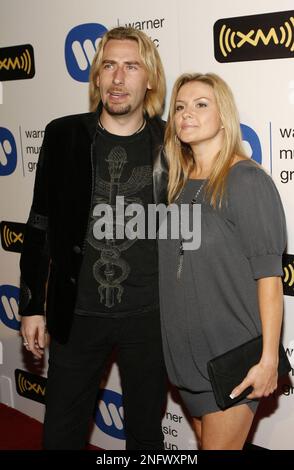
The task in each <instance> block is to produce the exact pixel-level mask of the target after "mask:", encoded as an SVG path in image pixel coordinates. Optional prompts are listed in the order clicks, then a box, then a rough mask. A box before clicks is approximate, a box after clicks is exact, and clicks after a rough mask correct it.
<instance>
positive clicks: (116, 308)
mask: <svg viewBox="0 0 294 470" xmlns="http://www.w3.org/2000/svg"><path fill="white" fill-rule="evenodd" d="M94 149H95V150H94V162H93V163H94V174H95V187H94V192H93V197H92V208H91V211H90V219H89V228H88V233H87V238H86V250H85V254H84V258H83V263H82V267H81V272H80V276H79V282H78V297H77V302H76V309H75V311H76V313H78V314H81V315H97V316H107V317H118V316H122V315H130V314H136V313H140V312H146V311H149V310H153V309H154V308H158V304H159V300H158V267H157V263H158V260H157V244H156V240H155V239H154V238H153V239H148V237H147V235H146V234H148V220H147V214H148V210H147V206H148V204H152V203H153V185H152V164H151V159H152V156H151V142H150V136H149V130H148V127H147V125H146V126H145V128H144V129H143V130H142V131H141V132H139V133H137V134H134V135H132V136H116V135H113V134H110V133H109V132H107V131H106V130H104V129H103V130H102V129H100V128H99V129H98V132H97V136H96V143H95V147H94ZM131 204H136V206H131ZM134 207H135V208H136V209H135V210H134V211H133V210H132V208H134ZM108 211H110V212H108ZM134 217H135V219H134ZM136 222H137V223H136ZM138 224H139V225H140V228H141V232H140V233H142V228H144V225H145V231H144V232H145V238H138V236H136V233H134V231H135V232H136V231H138ZM133 229H134V230H133ZM105 233H106V234H107V237H106V236H105Z"/></svg>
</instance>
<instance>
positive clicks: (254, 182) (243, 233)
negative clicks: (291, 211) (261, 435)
mask: <svg viewBox="0 0 294 470" xmlns="http://www.w3.org/2000/svg"><path fill="white" fill-rule="evenodd" d="M202 183H203V180H188V181H187V184H186V186H185V188H184V190H183V191H182V194H181V195H180V198H179V201H180V202H179V203H178V204H189V203H190V202H191V200H192V199H193V197H194V196H195V194H196V193H197V191H198V189H199V188H200V186H201V184H202ZM203 194H204V193H203V191H201V192H200V193H199V196H198V198H197V203H201V244H200V247H199V248H198V249H197V250H189V251H185V253H184V263H183V270H182V273H181V277H180V279H177V270H178V264H179V240H178V239H172V237H171V220H172V219H171V216H170V214H168V216H167V227H168V230H167V234H168V237H167V239H161V238H160V239H159V240H158V246H159V280H160V308H161V323H162V338H163V348H164V355H165V360H166V365H167V370H168V374H169V378H170V380H171V382H172V383H173V384H174V385H176V386H177V387H178V388H179V391H180V394H181V396H182V398H183V400H184V403H185V404H186V406H187V408H188V410H189V412H190V414H191V415H192V416H202V415H204V414H207V413H211V412H215V411H219V407H218V406H217V404H216V402H215V400H214V396H213V392H212V388H211V384H210V381H209V378H208V374H207V369H206V365H207V361H209V360H210V359H211V358H213V357H215V356H217V355H219V354H222V353H224V352H225V351H228V350H229V349H232V348H234V347H236V346H238V345H240V344H241V343H243V342H246V341H248V340H250V339H251V338H254V337H256V336H257V335H259V334H260V333H261V320H260V315H259V309H258V298H257V283H256V280H257V279H259V278H263V277H270V276H281V275H282V274H283V271H282V254H283V251H284V249H285V246H286V225H285V216H284V211H283V207H282V203H281V200H280V196H279V193H278V191H277V189H276V187H275V185H274V183H273V180H272V178H271V177H270V176H269V175H268V174H267V173H266V172H265V171H264V170H263V169H262V168H261V167H258V166H257V165H255V164H254V163H253V162H252V161H251V160H242V161H239V162H238V163H236V164H235V165H234V166H232V168H231V169H230V172H229V175H228V179H227V187H226V196H225V199H224V203H223V204H222V208H221V209H214V208H212V207H211V206H210V204H209V203H208V202H207V201H206V200H205V199H204V198H203ZM191 207H192V206H191V204H190V213H191V211H192V209H191ZM240 403H248V405H249V406H250V407H251V409H252V410H253V411H255V409H256V407H257V404H258V401H256V400H255V401H254V400H248V399H245V400H243V401H242V402H239V404H240Z"/></svg>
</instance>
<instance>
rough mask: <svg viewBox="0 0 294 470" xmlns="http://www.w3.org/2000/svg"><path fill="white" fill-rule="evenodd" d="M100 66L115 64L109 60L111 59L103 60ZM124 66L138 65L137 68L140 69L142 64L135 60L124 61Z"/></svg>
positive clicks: (114, 61)
mask: <svg viewBox="0 0 294 470" xmlns="http://www.w3.org/2000/svg"><path fill="white" fill-rule="evenodd" d="M102 64H117V61H116V60H111V59H104V60H103V61H102ZM124 64H126V65H138V66H139V67H142V64H141V63H140V62H138V61H137V60H126V61H124Z"/></svg>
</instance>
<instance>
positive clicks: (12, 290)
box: [0, 285, 20, 330]
mask: <svg viewBox="0 0 294 470" xmlns="http://www.w3.org/2000/svg"><path fill="white" fill-rule="evenodd" d="M18 299H19V288H18V287H15V286H9V285H2V286H0V320H2V322H3V323H4V325H6V326H8V328H11V329H12V330H19V328H20V321H19V320H18Z"/></svg>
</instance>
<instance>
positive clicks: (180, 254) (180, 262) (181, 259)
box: [177, 240, 184, 281]
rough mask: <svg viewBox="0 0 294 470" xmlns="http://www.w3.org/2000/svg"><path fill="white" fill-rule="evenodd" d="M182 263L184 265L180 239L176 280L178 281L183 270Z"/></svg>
mask: <svg viewBox="0 0 294 470" xmlns="http://www.w3.org/2000/svg"><path fill="white" fill-rule="evenodd" d="M183 265H184V249H183V242H182V240H181V242H180V252H179V264H178V269H177V280H178V281H179V280H180V278H181V274H182V271H183Z"/></svg>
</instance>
